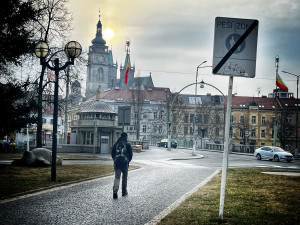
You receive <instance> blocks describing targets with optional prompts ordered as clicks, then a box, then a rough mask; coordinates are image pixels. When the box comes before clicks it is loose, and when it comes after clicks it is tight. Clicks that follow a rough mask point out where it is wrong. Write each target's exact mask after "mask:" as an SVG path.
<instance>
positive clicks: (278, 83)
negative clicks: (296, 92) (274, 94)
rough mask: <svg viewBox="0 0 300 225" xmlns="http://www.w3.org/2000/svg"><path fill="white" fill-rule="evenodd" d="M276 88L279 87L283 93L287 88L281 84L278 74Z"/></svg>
mask: <svg viewBox="0 0 300 225" xmlns="http://www.w3.org/2000/svg"><path fill="white" fill-rule="evenodd" d="M276 86H277V87H279V88H280V89H281V90H283V91H287V90H288V87H287V86H286V85H285V84H284V83H283V81H282V80H281V77H280V76H279V74H278V73H276Z"/></svg>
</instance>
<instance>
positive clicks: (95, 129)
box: [93, 119, 97, 157]
mask: <svg viewBox="0 0 300 225" xmlns="http://www.w3.org/2000/svg"><path fill="white" fill-rule="evenodd" d="M96 135H97V121H96V119H94V149H93V157H95V150H96V141H97V139H96Z"/></svg>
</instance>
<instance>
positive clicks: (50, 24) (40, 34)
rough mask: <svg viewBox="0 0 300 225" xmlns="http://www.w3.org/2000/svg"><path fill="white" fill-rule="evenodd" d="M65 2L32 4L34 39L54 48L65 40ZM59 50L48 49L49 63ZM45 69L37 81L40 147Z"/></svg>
mask: <svg viewBox="0 0 300 225" xmlns="http://www.w3.org/2000/svg"><path fill="white" fill-rule="evenodd" d="M67 2H68V1H67V0H39V1H35V2H34V6H35V8H36V9H38V11H39V16H38V18H37V20H36V21H35V23H33V25H32V29H33V30H34V31H35V32H36V37H37V38H39V39H40V40H43V41H45V42H47V43H48V44H49V46H52V45H53V46H56V45H57V44H58V43H60V42H62V40H63V39H65V37H66V34H68V33H69V31H70V23H71V21H72V16H71V15H70V13H69V12H68V10H67V8H66V3H67ZM60 52H61V50H59V49H57V48H50V54H51V57H50V58H48V61H51V60H52V59H53V57H58V56H59V54H60ZM45 72H46V67H45V66H42V70H41V72H40V75H39V77H38V79H37V82H38V100H37V101H38V122H37V133H36V141H37V142H36V145H37V147H41V146H42V125H43V93H44V90H45V87H46V86H47V84H46V83H45V78H46V77H45Z"/></svg>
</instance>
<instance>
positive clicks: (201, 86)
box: [199, 80, 204, 88]
mask: <svg viewBox="0 0 300 225" xmlns="http://www.w3.org/2000/svg"><path fill="white" fill-rule="evenodd" d="M199 83H200V88H204V81H203V80H202V81H201V82H199Z"/></svg>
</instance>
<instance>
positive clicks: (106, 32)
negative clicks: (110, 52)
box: [103, 28, 115, 41]
mask: <svg viewBox="0 0 300 225" xmlns="http://www.w3.org/2000/svg"><path fill="white" fill-rule="evenodd" d="M103 35H104V38H105V40H107V41H109V40H111V39H112V38H113V37H114V36H115V32H114V31H113V30H112V29H111V28H106V29H105V30H104V31H103Z"/></svg>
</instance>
